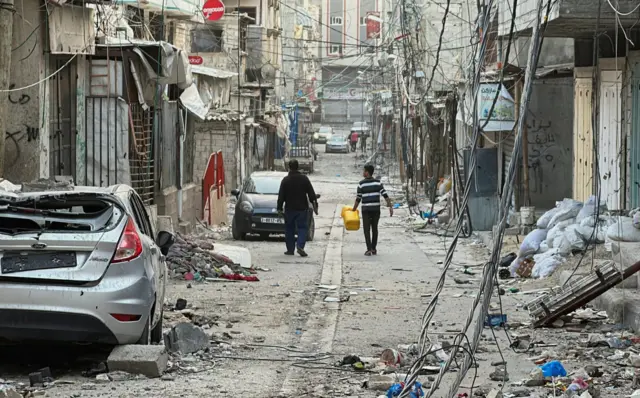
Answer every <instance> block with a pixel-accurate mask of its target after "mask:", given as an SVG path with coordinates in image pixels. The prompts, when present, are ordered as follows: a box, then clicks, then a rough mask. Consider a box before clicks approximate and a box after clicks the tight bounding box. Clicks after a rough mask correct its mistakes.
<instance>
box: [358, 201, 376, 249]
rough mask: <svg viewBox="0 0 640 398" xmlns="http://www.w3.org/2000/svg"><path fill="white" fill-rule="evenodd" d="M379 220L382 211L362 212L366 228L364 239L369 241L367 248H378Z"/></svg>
mask: <svg viewBox="0 0 640 398" xmlns="http://www.w3.org/2000/svg"><path fill="white" fill-rule="evenodd" d="M379 221H380V211H363V212H362V227H363V229H364V240H365V241H366V242H367V250H377V247H378V222H379Z"/></svg>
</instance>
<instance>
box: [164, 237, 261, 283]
mask: <svg viewBox="0 0 640 398" xmlns="http://www.w3.org/2000/svg"><path fill="white" fill-rule="evenodd" d="M208 236H209V235H199V236H189V237H183V236H177V237H176V242H175V244H174V245H173V246H171V249H169V253H168V254H167V266H168V267H169V270H170V272H171V275H172V276H173V277H175V278H181V279H184V280H187V281H195V282H202V281H206V280H216V279H228V280H247V281H257V280H258V279H257V277H256V276H255V275H256V274H257V271H256V270H254V269H252V268H243V267H242V266H241V265H240V264H237V263H234V262H233V261H232V260H231V259H230V258H229V257H227V256H225V255H223V254H220V253H217V252H216V251H215V245H214V243H212V242H213V239H211V238H209V237H208Z"/></svg>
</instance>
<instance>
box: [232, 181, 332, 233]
mask: <svg viewBox="0 0 640 398" xmlns="http://www.w3.org/2000/svg"><path fill="white" fill-rule="evenodd" d="M286 176H287V173H284V172H281V171H258V172H255V173H252V174H251V176H249V178H247V179H246V181H245V182H244V185H243V186H242V189H240V190H238V189H234V190H233V191H231V193H232V194H233V195H234V196H235V197H236V198H237V199H238V201H237V203H236V207H235V213H234V215H233V221H232V222H231V233H232V235H233V239H235V240H244V239H245V238H246V236H247V235H248V234H259V235H260V236H261V237H262V238H267V237H269V235H270V234H284V229H285V228H284V218H283V217H281V216H279V215H278V211H277V209H276V206H277V205H278V191H279V190H280V182H282V179H283V178H284V177H286ZM317 196H318V198H319V197H320V195H317ZM285 207H286V204H285ZM307 225H308V226H309V233H308V234H307V241H309V242H310V241H312V240H313V237H314V235H315V229H316V227H315V220H314V218H313V207H312V205H311V203H309V222H308V223H307Z"/></svg>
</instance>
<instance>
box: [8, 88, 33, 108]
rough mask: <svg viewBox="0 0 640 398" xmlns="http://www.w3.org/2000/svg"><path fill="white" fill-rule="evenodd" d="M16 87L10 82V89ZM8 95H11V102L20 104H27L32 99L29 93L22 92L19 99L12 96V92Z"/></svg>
mask: <svg viewBox="0 0 640 398" xmlns="http://www.w3.org/2000/svg"><path fill="white" fill-rule="evenodd" d="M14 88H16V85H15V84H10V85H9V90H13V89H14ZM8 97H9V102H11V103H12V104H14V105H18V104H19V105H25V104H27V103H29V101H31V97H30V96H28V95H27V94H22V95H21V96H20V98H18V99H15V98H12V97H11V94H9V95H8Z"/></svg>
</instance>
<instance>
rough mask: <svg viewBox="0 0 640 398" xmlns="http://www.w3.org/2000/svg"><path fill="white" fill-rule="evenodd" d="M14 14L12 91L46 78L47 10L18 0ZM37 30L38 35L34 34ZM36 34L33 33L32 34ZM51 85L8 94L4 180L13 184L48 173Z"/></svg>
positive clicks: (33, 1)
mask: <svg viewBox="0 0 640 398" xmlns="http://www.w3.org/2000/svg"><path fill="white" fill-rule="evenodd" d="M15 8H16V9H17V10H20V12H19V13H15V14H14V15H13V40H12V48H13V49H14V50H13V52H12V54H11V78H10V81H9V84H10V87H9V88H10V89H11V88H18V87H24V86H28V85H32V84H33V83H34V82H38V81H40V80H41V79H43V78H44V77H46V76H45V75H46V72H47V71H46V63H45V57H44V50H45V48H44V46H43V43H46V40H45V37H46V35H45V27H46V24H44V23H42V21H43V18H44V11H45V9H44V8H43V7H42V5H41V3H40V2H39V1H38V0H16V2H15ZM34 28H35V32H34ZM32 33H33V34H32ZM47 91H48V84H40V85H35V86H34V87H31V88H28V89H25V90H21V91H17V92H12V93H8V94H2V95H8V96H9V103H8V104H7V105H8V109H7V115H8V124H7V131H5V132H3V134H6V147H5V177H6V178H7V179H9V180H10V181H14V182H24V181H32V180H34V179H37V178H39V177H45V176H48V174H49V164H48V153H49V150H48V148H49V140H48V137H49V134H48V131H49V128H48V126H47V125H46V124H45V123H44V121H45V120H47V119H48V107H47V106H45V107H44V111H41V109H42V108H43V107H42V105H43V104H48V101H47V100H46V98H47V97H48V95H49V93H48V92H47Z"/></svg>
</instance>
